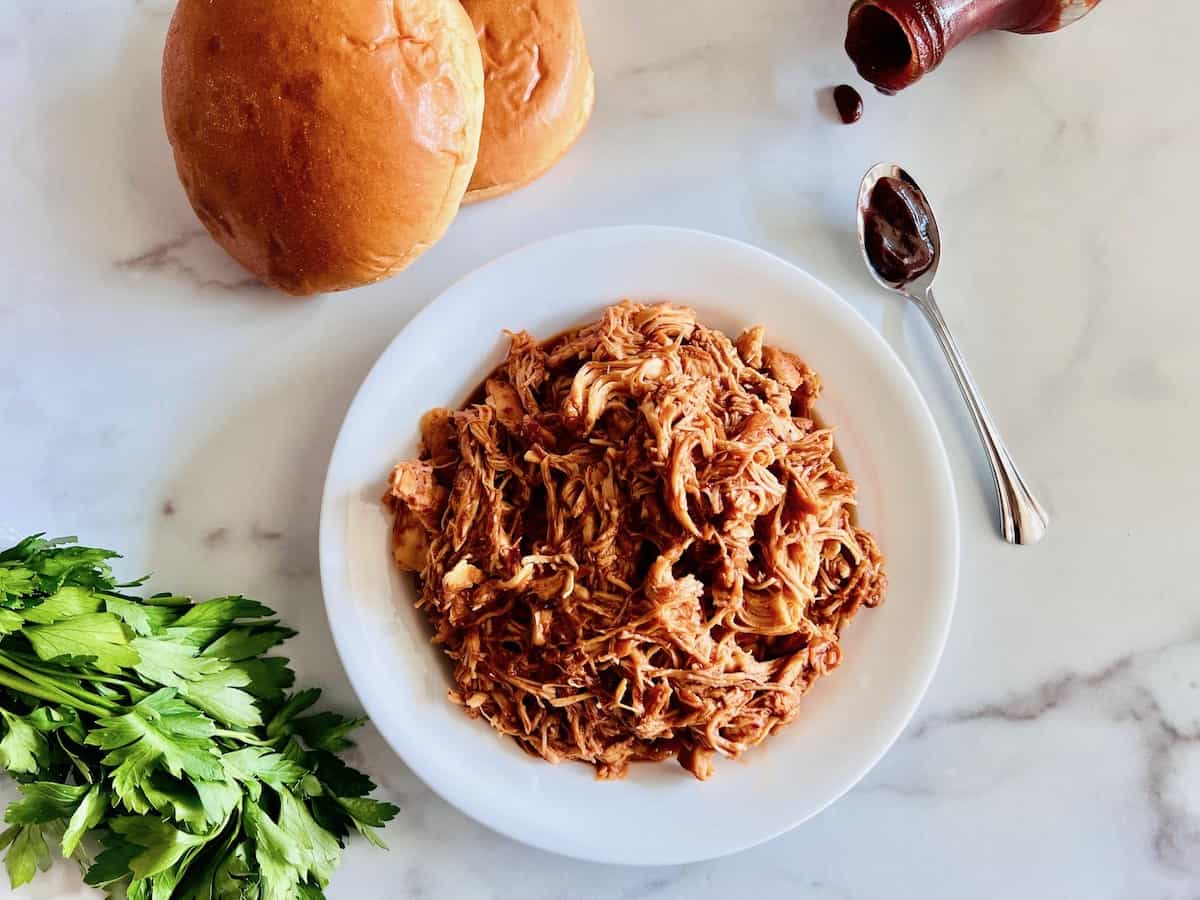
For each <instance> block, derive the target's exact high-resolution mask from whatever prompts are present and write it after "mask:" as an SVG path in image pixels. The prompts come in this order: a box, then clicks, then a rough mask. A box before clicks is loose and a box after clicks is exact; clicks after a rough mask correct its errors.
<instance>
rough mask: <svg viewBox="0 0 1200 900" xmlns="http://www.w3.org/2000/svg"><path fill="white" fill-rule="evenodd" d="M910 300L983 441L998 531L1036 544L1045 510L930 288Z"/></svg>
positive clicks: (1043, 526) (1045, 520)
mask: <svg viewBox="0 0 1200 900" xmlns="http://www.w3.org/2000/svg"><path fill="white" fill-rule="evenodd" d="M912 299H913V301H914V302H916V304H917V306H918V307H920V309H921V312H923V313H924V314H925V318H926V319H927V320H928V321H929V325H930V327H932V328H933V333H934V334H935V335H936V336H937V339H938V343H939V344H941V345H942V351H943V352H944V353H945V354H946V361H947V362H948V363H950V371H951V372H953V373H954V380H955V381H957V382H958V389H959V390H960V391H961V392H962V396H963V400H965V401H966V404H967V409H968V410H969V411H970V413H971V421H972V422H974V423H975V429H976V430H977V431H978V432H979V439H980V440H981V441H982V442H983V449H984V450H985V451H986V452H987V457H988V462H989V463H991V466H992V477H993V478H994V479H995V481H996V493H997V495H998V497H999V503H1000V530H1001V531H1002V532H1003V533H1004V539H1005V540H1006V541H1008V542H1009V543H1010V544H1036V543H1037V542H1038V541H1040V540H1041V539H1042V537H1043V536H1044V535H1045V533H1046V526H1047V525H1048V524H1049V518H1048V517H1047V515H1046V511H1045V510H1044V509H1042V505H1041V504H1040V503H1038V502H1037V499H1036V498H1035V497H1034V496H1033V494H1032V493H1031V492H1030V490H1029V488H1028V487H1026V485H1025V480H1024V479H1023V478H1021V473H1020V472H1019V471H1017V466H1016V463H1014V462H1013V460H1012V457H1011V456H1010V455H1009V452H1008V448H1007V447H1006V446H1005V445H1004V441H1003V439H1001V437H1000V432H999V431H998V430H997V428H996V423H995V422H993V421H992V417H991V416H990V415H988V411H987V407H986V406H984V405H983V400H982V399H981V398H980V396H979V389H978V388H977V387H976V386H975V380H974V379H973V378H971V373H970V372H969V371H968V370H967V364H966V362H965V361H964V360H963V357H962V353H960V352H959V349H958V344H956V343H955V341H954V336H953V335H952V334H951V333H950V329H949V328H948V327H947V326H946V320H945V319H943V318H942V311H941V310H940V309H938V305H937V301H936V300H934V299H933V290H932V288H926V289H925V294H924V296H920V295H915V296H913V297H912Z"/></svg>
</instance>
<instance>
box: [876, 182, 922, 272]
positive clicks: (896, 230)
mask: <svg viewBox="0 0 1200 900" xmlns="http://www.w3.org/2000/svg"><path fill="white" fill-rule="evenodd" d="M931 219H932V212H931V211H930V209H929V206H928V205H927V204H926V203H925V199H924V198H923V197H922V196H921V195H920V194H919V193H918V192H917V191H915V190H913V188H912V186H911V185H909V183H908V182H906V181H902V180H901V179H899V178H880V179H879V181H877V182H876V183H875V186H874V187H873V188H871V195H870V196H869V197H868V198H867V206H866V209H865V210H863V242H864V244H865V246H866V250H867V259H869V260H870V262H871V268H873V269H874V270H875V271H876V272H877V273H878V274H879V276H880V277H881V278H883V280H884V281H888V282H891V283H892V284H897V285H900V284H908V283H909V282H912V281H915V280H916V279H918V278H920V277H921V276H922V275H924V274H925V273H926V272H928V271H929V267H930V266H932V265H933V262H934V246H933V239H932V238H930V236H929V223H930V220H931Z"/></svg>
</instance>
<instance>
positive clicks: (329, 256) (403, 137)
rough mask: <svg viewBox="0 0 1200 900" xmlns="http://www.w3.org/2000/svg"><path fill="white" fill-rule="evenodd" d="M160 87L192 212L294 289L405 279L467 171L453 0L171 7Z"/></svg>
mask: <svg viewBox="0 0 1200 900" xmlns="http://www.w3.org/2000/svg"><path fill="white" fill-rule="evenodd" d="M162 87H163V115H164V118H165V120H166V127H167V137H168V138H169V139H170V142H171V146H172V148H173V150H174V153H175V166H176V168H177V170H178V172H179V178H180V180H181V181H182V182H183V186H184V189H185V190H186V191H187V195H188V199H189V200H190V201H191V204H192V208H193V209H194V210H195V211H196V215H197V216H199V217H200V221H201V222H203V223H204V226H205V227H206V228H207V229H208V231H209V233H211V234H212V236H213V238H215V239H216V241H217V243H219V244H220V245H221V246H222V247H224V248H225V249H226V250H227V251H229V253H230V255H232V256H233V258H234V259H236V260H237V261H238V262H239V263H241V264H242V265H243V266H245V267H246V268H247V269H249V270H250V271H251V272H253V273H254V275H255V276H257V277H258V278H259V279H261V280H262V281H264V282H266V283H267V284H270V285H273V286H275V287H277V288H279V289H280V290H283V291H286V292H288V293H290V294H314V293H318V292H322V291H338V290H343V289H345V288H351V287H355V286H357V285H360V284H366V283H369V282H372V281H377V280H379V279H380V278H386V277H387V276H389V275H391V274H393V273H395V272H398V271H400V270H401V269H403V268H404V267H405V266H407V265H408V264H409V263H410V262H412V261H413V260H414V259H415V258H416V257H417V256H419V255H420V254H421V253H422V252H423V251H424V250H425V249H426V248H427V247H429V246H430V245H431V244H433V243H434V242H435V241H436V240H437V239H438V238H440V237H441V236H442V234H443V232H445V230H446V226H447V225H449V224H450V220H451V219H453V218H454V215H455V213H456V212H457V210H458V206H459V203H460V202H461V200H462V197H463V193H464V191H465V190H466V188H467V184H468V182H469V180H470V177H471V172H472V170H473V169H474V166H475V155H476V152H477V149H478V145H479V131H480V123H481V119H482V115H483V67H482V62H481V59H480V54H479V47H478V44H477V42H476V39H475V32H474V29H473V27H472V25H471V22H470V20H469V19H468V18H467V15H466V13H465V12H464V11H463V9H462V7H461V6H460V4H459V3H458V0H338V2H330V0H220V2H213V0H180V3H179V5H178V7H177V8H176V10H175V15H174V18H173V19H172V20H171V27H170V30H169V31H168V33H167V43H166V49H165V51H164V53H163V72H162Z"/></svg>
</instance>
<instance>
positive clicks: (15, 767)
mask: <svg viewBox="0 0 1200 900" xmlns="http://www.w3.org/2000/svg"><path fill="white" fill-rule="evenodd" d="M0 716H3V717H4V724H5V725H6V726H7V728H8V731H7V733H6V734H5V735H4V738H3V739H2V740H0V766H4V768H6V769H8V771H10V772H16V773H18V774H21V775H36V774H37V773H38V770H39V768H40V767H41V766H42V765H43V764H44V762H45V761H46V759H47V756H48V754H49V749H50V748H49V745H48V744H47V743H46V739H45V738H44V737H43V736H42V734H41V733H40V732H39V731H38V730H37V729H36V728H34V727H33V726H32V725H31V724H29V722H27V721H26V720H25V719H23V718H22V717H21V716H17V715H13V714H12V713H10V712H9V711H8V710H6V709H0Z"/></svg>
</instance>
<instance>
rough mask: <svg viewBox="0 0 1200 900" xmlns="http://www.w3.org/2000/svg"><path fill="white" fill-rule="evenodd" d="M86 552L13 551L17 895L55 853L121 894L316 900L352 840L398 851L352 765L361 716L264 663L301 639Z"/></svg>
mask: <svg viewBox="0 0 1200 900" xmlns="http://www.w3.org/2000/svg"><path fill="white" fill-rule="evenodd" d="M73 541H74V538H64V539H60V540H46V539H44V538H43V537H42V536H41V535H36V536H34V537H30V538H26V539H25V540H23V541H21V542H20V543H19V544H17V545H16V546H15V547H11V548H9V549H8V550H5V551H3V552H2V553H0V733H2V734H3V737H2V738H0V766H3V767H4V769H5V770H6V771H7V772H8V774H9V775H11V776H12V777H13V778H15V779H16V780H17V781H18V782H20V790H21V793H22V795H23V796H22V798H21V799H20V800H18V801H16V802H15V803H13V804H11V805H10V806H9V807H8V809H7V811H6V813H5V817H4V818H5V821H6V822H8V823H9V827H8V829H7V830H6V831H4V832H3V834H0V849H3V850H4V851H5V858H4V862H5V865H6V866H7V868H8V874H9V879H10V881H11V882H12V884H13V886H14V887H17V886H19V885H22V884H24V883H26V882H27V881H30V880H31V879H32V878H33V877H34V875H35V874H36V873H37V870H38V869H43V870H44V869H46V868H47V867H48V866H49V864H50V850H49V845H50V844H53V845H56V846H58V847H59V848H60V849H61V851H62V853H63V855H64V856H66V857H72V858H75V859H77V860H78V861H79V862H80V864H81V865H82V866H83V867H84V868H85V870H86V875H85V880H86V881H87V883H88V884H90V885H95V886H102V887H105V888H106V889H107V890H108V891H109V895H110V896H114V897H115V896H121V895H122V892H124V894H125V895H126V896H128V897H129V898H130V900H297V898H299V900H314V898H319V897H322V896H324V895H323V894H322V888H324V887H325V886H326V885H327V884H328V883H329V879H330V876H331V875H332V873H333V870H334V868H335V867H336V865H337V863H338V858H339V856H340V851H341V848H342V845H343V842H344V840H345V838H346V837H347V836H348V835H349V834H350V831H351V830H356V831H358V832H359V833H360V834H362V835H363V836H365V837H366V838H367V839H368V840H370V841H371V842H372V843H374V844H376V845H378V846H381V847H382V846H383V844H382V842H381V841H380V839H379V837H378V836H377V835H376V834H375V829H376V828H380V827H381V826H383V825H384V824H385V823H386V822H387V821H388V820H389V819H391V818H392V817H393V816H394V815H395V814H396V812H397V809H396V807H395V806H393V805H391V804H390V803H382V802H379V801H377V800H372V799H370V798H369V797H368V796H367V795H368V794H369V793H370V792H371V791H372V790H373V789H374V788H375V785H374V784H372V783H371V780H370V779H369V778H367V776H366V775H363V774H362V773H361V772H357V771H355V770H354V769H352V768H350V767H349V766H347V765H346V764H345V763H343V762H342V761H341V760H340V759H339V758H338V756H337V754H338V753H340V752H342V751H344V750H346V749H347V748H349V747H350V746H352V745H351V743H350V742H349V741H348V740H347V737H346V736H347V734H348V733H349V732H350V731H352V730H353V729H354V728H356V727H357V726H358V725H360V724H361V723H362V720H361V719H346V718H343V717H341V716H337V715H334V714H332V713H316V714H306V713H307V711H308V710H309V708H310V707H311V706H312V705H313V704H314V703H315V702H316V700H317V698H318V697H319V696H320V691H318V690H304V691H298V692H296V693H290V694H289V693H286V691H287V690H288V688H290V687H291V686H292V682H293V680H294V677H295V676H294V674H293V673H292V670H291V669H290V668H288V664H287V660H286V659H284V658H283V657H279V656H268V655H265V654H267V653H268V651H270V650H271V648H273V647H275V646H276V645H278V644H280V643H281V642H283V641H284V640H286V639H287V638H289V637H291V636H292V635H293V634H295V632H293V631H290V630H289V629H287V628H284V627H282V626H281V625H280V624H279V622H278V620H277V619H275V618H273V615H274V614H273V613H272V612H271V610H269V609H267V608H266V607H265V606H263V605H261V604H259V603H256V602H255V601H253V600H248V599H246V598H245V597H240V596H239V597H220V598H218V599H215V600H209V601H208V602H206V603H192V602H191V601H190V600H189V599H188V598H186V597H180V596H176V595H173V594H155V595H154V596H151V597H145V598H140V597H136V596H133V595H131V594H129V593H127V591H128V590H129V589H131V588H136V587H138V586H140V585H141V584H142V583H143V582H144V581H145V579H142V580H141V581H137V582H130V583H126V584H118V583H116V582H115V581H114V580H113V577H112V571H111V569H110V568H109V566H108V562H107V561H108V560H109V559H112V558H114V557H116V556H117V554H115V553H113V552H111V551H108V550H98V549H94V548H91V547H80V546H78V545H75V544H74V543H73ZM85 839H86V840H85ZM97 848H98V853H94V851H95V850H96V849H97ZM93 857H94V858H93Z"/></svg>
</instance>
